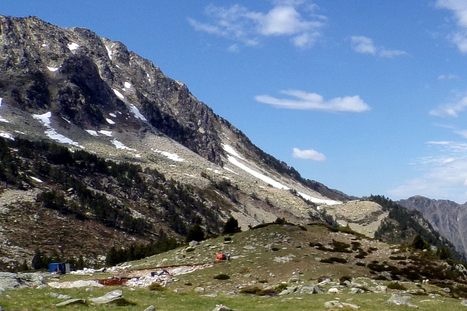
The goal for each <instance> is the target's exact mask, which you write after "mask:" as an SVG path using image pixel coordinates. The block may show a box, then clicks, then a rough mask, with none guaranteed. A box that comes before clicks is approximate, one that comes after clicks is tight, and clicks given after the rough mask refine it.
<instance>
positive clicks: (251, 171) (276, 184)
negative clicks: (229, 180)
mask: <svg viewBox="0 0 467 311" xmlns="http://www.w3.org/2000/svg"><path fill="white" fill-rule="evenodd" d="M227 160H229V162H230V163H232V164H233V165H235V166H236V167H238V168H240V169H242V170H244V171H245V172H247V173H248V174H250V175H252V176H254V177H256V178H258V179H260V180H262V181H264V182H265V183H267V184H269V185H271V186H273V187H274V188H277V189H284V190H289V189H290V188H289V187H287V186H285V185H283V184H281V183H280V182H278V181H276V180H274V179H272V178H271V177H269V176H266V175H264V174H262V173H260V172H258V171H255V170H254V169H252V168H250V167H248V166H246V165H245V164H243V163H242V162H240V161H238V160H237V159H236V158H235V157H233V156H228V157H227Z"/></svg>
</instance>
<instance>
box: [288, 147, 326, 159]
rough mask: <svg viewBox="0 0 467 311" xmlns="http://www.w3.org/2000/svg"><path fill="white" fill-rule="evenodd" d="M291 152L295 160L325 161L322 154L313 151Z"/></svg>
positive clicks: (297, 149)
mask: <svg viewBox="0 0 467 311" xmlns="http://www.w3.org/2000/svg"><path fill="white" fill-rule="evenodd" d="M292 152H293V157H294V158H297V159H304V160H313V161H324V160H326V156H325V155H324V154H322V153H321V152H318V151H316V150H313V149H305V150H301V149H299V148H293V151H292Z"/></svg>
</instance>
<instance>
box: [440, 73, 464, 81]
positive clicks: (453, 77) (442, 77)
mask: <svg viewBox="0 0 467 311" xmlns="http://www.w3.org/2000/svg"><path fill="white" fill-rule="evenodd" d="M457 79H459V76H458V75H455V74H452V73H445V74H441V75H439V76H438V80H440V81H443V80H446V81H448V80H457Z"/></svg>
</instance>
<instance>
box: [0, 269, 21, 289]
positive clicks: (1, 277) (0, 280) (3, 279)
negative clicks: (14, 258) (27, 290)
mask: <svg viewBox="0 0 467 311" xmlns="http://www.w3.org/2000/svg"><path fill="white" fill-rule="evenodd" d="M16 276H17V275H16V273H10V272H0V289H2V290H5V289H10V288H16V287H19V286H20V282H19V280H18V278H17V277H16Z"/></svg>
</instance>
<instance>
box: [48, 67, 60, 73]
mask: <svg viewBox="0 0 467 311" xmlns="http://www.w3.org/2000/svg"><path fill="white" fill-rule="evenodd" d="M47 69H48V70H49V71H50V72H55V71H57V70H58V69H59V67H50V66H47Z"/></svg>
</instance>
